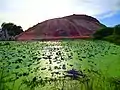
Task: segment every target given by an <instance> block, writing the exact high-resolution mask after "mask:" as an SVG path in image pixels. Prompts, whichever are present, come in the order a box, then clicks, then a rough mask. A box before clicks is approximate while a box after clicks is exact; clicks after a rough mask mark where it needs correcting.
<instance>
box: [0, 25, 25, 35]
mask: <svg viewBox="0 0 120 90" xmlns="http://www.w3.org/2000/svg"><path fill="white" fill-rule="evenodd" d="M1 27H2V30H3V31H4V30H7V33H8V35H10V36H16V35H18V34H20V33H22V32H23V29H22V27H21V26H17V25H15V24H13V23H3V24H2V25H1Z"/></svg>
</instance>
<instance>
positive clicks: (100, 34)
mask: <svg viewBox="0 0 120 90" xmlns="http://www.w3.org/2000/svg"><path fill="white" fill-rule="evenodd" d="M113 31H114V29H113V28H112V27H104V28H101V29H99V30H97V31H96V32H95V33H94V34H93V37H94V38H95V39H103V38H104V37H106V36H109V35H112V34H113Z"/></svg>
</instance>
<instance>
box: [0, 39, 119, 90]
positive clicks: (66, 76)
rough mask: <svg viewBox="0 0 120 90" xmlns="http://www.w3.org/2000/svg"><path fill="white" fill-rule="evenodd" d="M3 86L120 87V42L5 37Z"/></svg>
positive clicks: (38, 89) (54, 89)
mask: <svg viewBox="0 0 120 90" xmlns="http://www.w3.org/2000/svg"><path fill="white" fill-rule="evenodd" d="M0 90H120V46H118V45H115V44H113V43H109V42H106V41H100V40H63V41H62V40H60V41H31V42H30V41H24V42H23V41H16V42H15V41H1V42H0Z"/></svg>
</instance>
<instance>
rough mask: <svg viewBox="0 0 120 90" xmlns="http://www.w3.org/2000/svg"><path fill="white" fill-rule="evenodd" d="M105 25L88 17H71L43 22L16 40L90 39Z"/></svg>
mask: <svg viewBox="0 0 120 90" xmlns="http://www.w3.org/2000/svg"><path fill="white" fill-rule="evenodd" d="M102 27H103V25H102V24H101V23H100V22H99V21H98V20H97V19H95V18H93V17H91V16H87V15H75V14H73V15H70V16H66V17H61V18H55V19H50V20H46V21H43V22H41V23H38V24H37V25H35V26H33V27H31V28H29V29H28V30H26V31H25V32H23V33H21V34H20V35H18V36H16V40H55V39H63V38H90V37H91V36H92V34H93V33H94V32H95V31H96V30H98V29H100V28H102Z"/></svg>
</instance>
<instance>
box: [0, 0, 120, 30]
mask: <svg viewBox="0 0 120 90" xmlns="http://www.w3.org/2000/svg"><path fill="white" fill-rule="evenodd" d="M71 14H87V15H91V16H93V17H96V18H97V19H98V20H100V21H101V22H102V23H103V24H105V25H107V26H113V25H116V24H118V23H119V24H120V0H0V25H1V24H2V23H3V22H12V23H15V24H17V25H21V26H22V27H23V29H24V30H26V29H27V28H29V27H31V26H33V25H35V24H37V23H39V22H41V21H44V20H47V19H51V18H56V17H62V16H66V15H71Z"/></svg>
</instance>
